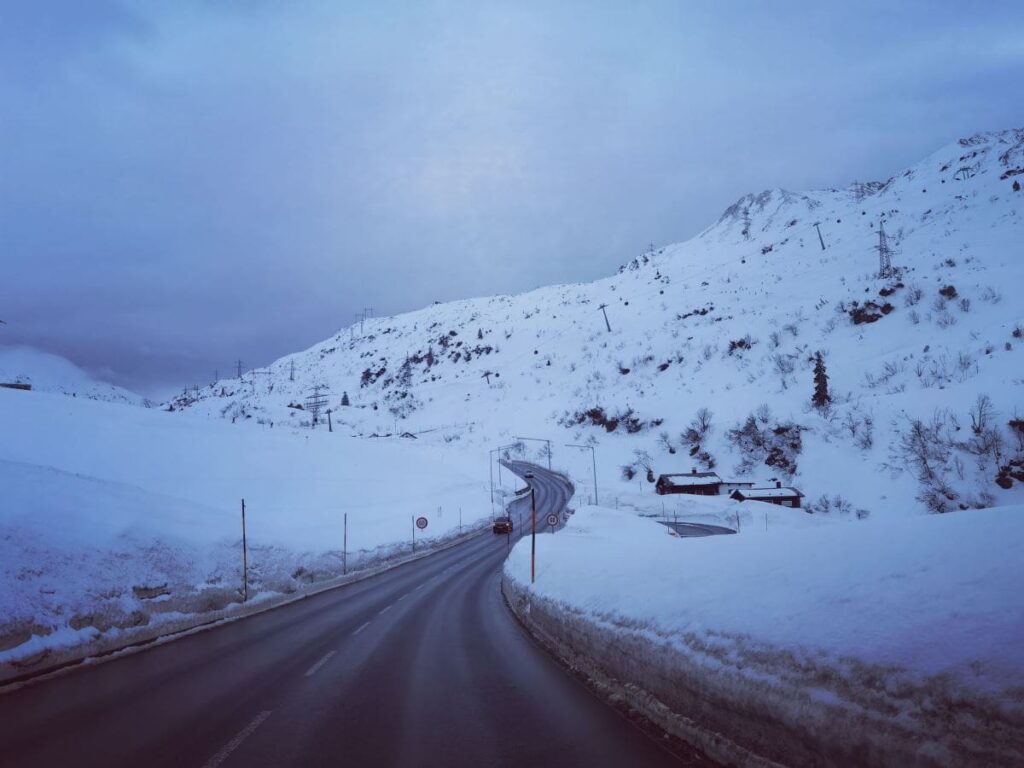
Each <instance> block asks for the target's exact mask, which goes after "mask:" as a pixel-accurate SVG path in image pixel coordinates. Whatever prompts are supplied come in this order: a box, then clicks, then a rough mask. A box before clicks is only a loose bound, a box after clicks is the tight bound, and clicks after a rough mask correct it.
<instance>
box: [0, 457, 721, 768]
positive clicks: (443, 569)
mask: <svg viewBox="0 0 1024 768" xmlns="http://www.w3.org/2000/svg"><path fill="white" fill-rule="evenodd" d="M526 466H527V465H522V464H519V465H516V467H515V469H516V471H517V472H518V473H524V472H525V471H526ZM530 469H531V470H532V471H533V472H534V473H535V477H534V479H533V480H532V481H531V483H532V485H533V486H534V488H535V493H536V501H537V508H538V523H539V524H540V523H541V522H542V521H543V520H544V518H546V516H547V514H548V513H549V512H552V511H561V509H562V508H563V507H564V506H565V504H566V503H567V502H568V499H569V491H568V489H567V488H566V487H565V485H564V484H563V483H562V482H561V481H560V480H559V479H557V477H556V476H554V475H551V474H549V473H547V472H546V471H545V470H542V469H540V468H533V467H530ZM528 498H529V496H528V495H527V496H526V498H525V500H524V501H525V503H528ZM520 503H523V502H520ZM524 519H526V518H525V516H524ZM526 527H527V528H528V526H526ZM523 533H524V531H523V530H517V532H516V534H517V535H522V534H523ZM506 547H507V543H506V537H504V536H494V535H492V534H487V535H485V536H483V537H479V538H476V539H473V540H471V541H470V542H467V543H466V544H463V545H460V546H458V547H454V548H452V549H449V550H446V551H443V552H440V553H438V554H435V555H432V556H430V557H427V558H424V559H422V560H419V561H417V562H414V563H409V564H407V565H404V566H401V567H398V568H395V569H393V570H391V571H388V572H386V573H383V574H380V575H378V576H375V577H374V578H372V579H368V580H366V581H363V582H360V583H357V584H351V585H349V586H346V587H342V588H339V589H336V590H332V591H330V592H325V593H322V594H320V595H317V596H314V597H310V598H308V599H306V600H301V601H298V602H296V603H292V604H290V605H287V606H284V607H281V608H277V609H275V610H272V611H268V612H266V613H263V614H259V615H257V616H253V617H251V618H247V619H244V620H241V621H236V622H233V623H229V624H225V625H222V626H220V627H217V628H215V629H211V630H209V631H205V632H200V633H197V634H195V635H191V636H188V637H184V638H182V639H179V640H176V641H174V642H171V643H167V644H165V645H161V646H156V647H153V648H150V649H148V650H145V651H142V652H139V653H135V654H131V655H127V656H124V657H122V658H118V659H115V660H112V661H109V662H106V663H103V664H97V665H93V666H84V667H80V668H77V669H75V670H73V671H71V672H70V673H68V674H64V675H60V676H57V677H55V678H52V679H49V680H43V681H40V682H37V683H34V684H32V685H29V686H27V687H24V688H22V689H20V690H16V691H13V692H11V693H8V694H5V695H0V765H3V766H5V767H6V768H14V766H64V765H69V766H76V767H77V766H154V767H156V766H195V767H196V768H204V767H205V768H215V766H220V765H224V766H287V765H295V766H504V765H508V766H512V765H515V766H563V767H564V766H588V767H592V766H662V765H680V764H681V763H680V758H679V757H678V756H677V755H673V754H670V753H669V752H668V751H666V750H665V749H664V748H663V746H662V745H661V744H660V743H658V742H657V741H656V740H655V739H653V738H651V736H649V735H648V734H647V733H644V732H642V731H641V730H640V729H639V728H637V727H636V726H634V725H633V724H632V723H631V722H629V721H628V720H627V719H626V718H625V717H624V716H622V715H621V714H619V713H618V712H617V711H615V710H613V709H612V708H610V707H609V706H607V705H606V704H605V703H604V702H603V701H601V700H599V699H598V698H597V697H596V696H595V695H594V694H592V693H591V691H590V690H589V689H588V688H587V687H586V686H585V685H584V684H583V683H582V682H580V681H579V680H577V679H576V678H574V677H573V676H571V675H570V674H568V673H567V672H566V671H565V670H564V669H563V668H562V667H561V666H560V665H559V664H558V663H557V662H556V661H555V660H553V659H552V658H551V657H550V656H548V655H547V654H546V653H545V652H544V651H543V650H542V649H540V648H539V647H538V646H536V645H535V644H534V642H533V641H532V640H531V639H530V638H528V637H527V636H526V634H525V633H524V632H523V630H522V629H521V628H520V626H519V625H518V624H517V623H516V621H515V619H514V618H513V617H512V615H511V614H510V612H509V610H508V608H507V607H506V605H505V604H504V602H503V599H502V597H501V594H500V590H499V574H500V568H501V564H502V561H503V560H504V558H505V554H506ZM684 760H685V762H683V763H682V764H689V765H707V763H706V762H703V761H702V760H701V759H700V758H699V757H694V758H692V759H691V758H684Z"/></svg>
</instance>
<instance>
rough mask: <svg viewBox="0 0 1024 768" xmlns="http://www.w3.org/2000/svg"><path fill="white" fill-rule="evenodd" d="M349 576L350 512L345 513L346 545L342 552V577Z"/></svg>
mask: <svg viewBox="0 0 1024 768" xmlns="http://www.w3.org/2000/svg"><path fill="white" fill-rule="evenodd" d="M346 574H348V512H346V513H345V544H344V549H343V550H342V552H341V575H342V576H344V575H346Z"/></svg>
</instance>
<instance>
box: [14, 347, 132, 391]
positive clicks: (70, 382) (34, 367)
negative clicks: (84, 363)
mask: <svg viewBox="0 0 1024 768" xmlns="http://www.w3.org/2000/svg"><path fill="white" fill-rule="evenodd" d="M0 383H19V384H30V385H31V386H32V389H33V390H35V391H39V392H57V393H60V394H65V395H69V396H73V397H86V398H89V399H90V400H106V401H108V402H112V403H124V404H128V405H147V404H151V403H149V401H148V400H146V399H145V398H143V397H142V396H141V395H137V394H135V393H134V392H130V391H129V390H127V389H124V388H123V387H119V386H116V385H114V384H110V383H108V382H105V381H100V380H99V379H96V378H95V377H94V376H92V375H91V374H89V373H86V372H85V371H83V370H82V369H81V368H79V367H78V366H77V365H75V364H74V363H72V362H71V361H70V360H68V359H67V358H64V357H60V356H59V355H53V354H50V353H49V352H42V351H40V350H38V349H34V348H33V347H26V346H2V345H0Z"/></svg>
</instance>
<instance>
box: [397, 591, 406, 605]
mask: <svg viewBox="0 0 1024 768" xmlns="http://www.w3.org/2000/svg"><path fill="white" fill-rule="evenodd" d="M408 596H409V593H408V592H406V593H405V594H404V595H402V596H401V597H400V598H398V600H405V598H407V597H408ZM398 600H395V602H396V603H397V602H398Z"/></svg>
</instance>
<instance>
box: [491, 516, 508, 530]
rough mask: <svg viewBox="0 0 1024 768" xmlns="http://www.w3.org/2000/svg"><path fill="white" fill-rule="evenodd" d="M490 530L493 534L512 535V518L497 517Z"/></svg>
mask: <svg viewBox="0 0 1024 768" xmlns="http://www.w3.org/2000/svg"><path fill="white" fill-rule="evenodd" d="M491 530H492V531H494V532H495V533H512V518H510V517H498V518H495V520H494V525H492V526H491Z"/></svg>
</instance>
